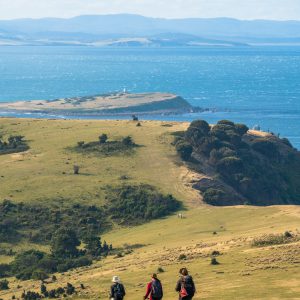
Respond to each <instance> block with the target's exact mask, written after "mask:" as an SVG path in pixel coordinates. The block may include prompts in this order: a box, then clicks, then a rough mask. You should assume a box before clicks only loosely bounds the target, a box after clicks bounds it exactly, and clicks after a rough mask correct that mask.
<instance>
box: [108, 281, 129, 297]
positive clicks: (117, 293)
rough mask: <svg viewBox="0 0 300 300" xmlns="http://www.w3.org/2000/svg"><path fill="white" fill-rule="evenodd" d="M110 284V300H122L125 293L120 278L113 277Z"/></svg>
mask: <svg viewBox="0 0 300 300" xmlns="http://www.w3.org/2000/svg"><path fill="white" fill-rule="evenodd" d="M112 282H113V285H112V286H111V288H110V300H123V299H124V296H125V295H126V293H125V288H124V285H123V284H122V283H121V280H120V278H119V277H118V276H114V277H113V279H112Z"/></svg>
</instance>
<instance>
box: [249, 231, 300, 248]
mask: <svg viewBox="0 0 300 300" xmlns="http://www.w3.org/2000/svg"><path fill="white" fill-rule="evenodd" d="M290 235H291V234H290V233H288V234H286V233H284V234H266V235H263V236H261V237H258V238H255V239H253V241H252V246H254V247H265V246H272V245H281V244H287V243H291V242H293V241H295V240H296V237H294V236H293V235H291V236H290Z"/></svg>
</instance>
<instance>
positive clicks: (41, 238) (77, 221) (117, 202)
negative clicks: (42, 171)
mask: <svg viewBox="0 0 300 300" xmlns="http://www.w3.org/2000/svg"><path fill="white" fill-rule="evenodd" d="M106 200H107V204H106V205H105V206H104V207H103V208H98V207H96V206H84V205H80V204H74V205H72V206H64V205H63V204H60V205H57V206H55V205H52V206H43V205H40V204H39V205H28V204H24V203H13V202H11V201H8V200H5V201H3V202H2V203H0V215H1V216H2V218H1V220H0V238H1V240H2V241H6V242H12V243H14V242H18V241H19V240H20V239H21V238H22V239H28V240H30V242H33V243H43V244H48V245H49V246H50V249H51V251H50V253H45V252H42V251H39V250H28V251H25V252H20V253H17V255H16V256H15V259H14V261H13V262H11V263H10V264H2V265H0V274H1V276H2V277H8V276H15V277H17V278H18V279H21V280H26V279H30V278H32V279H41V280H43V279H46V278H48V276H49V274H52V273H55V272H65V271H67V270H69V269H73V268H77V267H81V266H86V265H90V264H91V263H92V261H93V260H94V259H98V258H101V257H103V256H107V255H108V254H110V253H112V251H113V247H112V245H108V244H107V243H106V242H105V241H104V242H103V243H102V241H101V238H100V237H99V234H100V233H101V232H103V230H105V229H107V228H109V227H110V226H111V218H112V219H113V220H114V221H116V222H118V223H119V224H123V225H133V224H141V223H144V222H146V221H149V220H151V219H155V218H160V217H164V216H166V215H168V214H170V213H172V212H175V211H176V210H178V209H180V208H181V204H180V202H179V201H177V200H176V199H175V198H174V197H173V196H172V195H163V194H161V193H159V192H158V191H157V190H156V189H155V188H154V187H152V186H150V185H145V184H141V185H133V186H130V185H123V186H120V187H116V188H113V187H107V197H106Z"/></svg>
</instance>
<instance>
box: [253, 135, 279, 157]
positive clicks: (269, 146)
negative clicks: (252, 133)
mask: <svg viewBox="0 0 300 300" xmlns="http://www.w3.org/2000/svg"><path fill="white" fill-rule="evenodd" d="M252 149H253V150H255V151H257V152H259V153H261V154H263V155H265V156H268V157H273V156H274V154H276V153H277V149H276V146H275V145H274V143H272V142H271V141H268V140H266V139H262V138H261V139H257V140H255V141H254V142H253V143H252Z"/></svg>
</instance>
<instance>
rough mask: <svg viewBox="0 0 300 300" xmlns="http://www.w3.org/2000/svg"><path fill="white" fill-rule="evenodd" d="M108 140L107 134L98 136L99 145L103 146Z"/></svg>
mask: <svg viewBox="0 0 300 300" xmlns="http://www.w3.org/2000/svg"><path fill="white" fill-rule="evenodd" d="M107 140H108V136H107V134H105V133H103V134H101V135H100V136H99V143H100V144H105V143H106V142H107Z"/></svg>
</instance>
